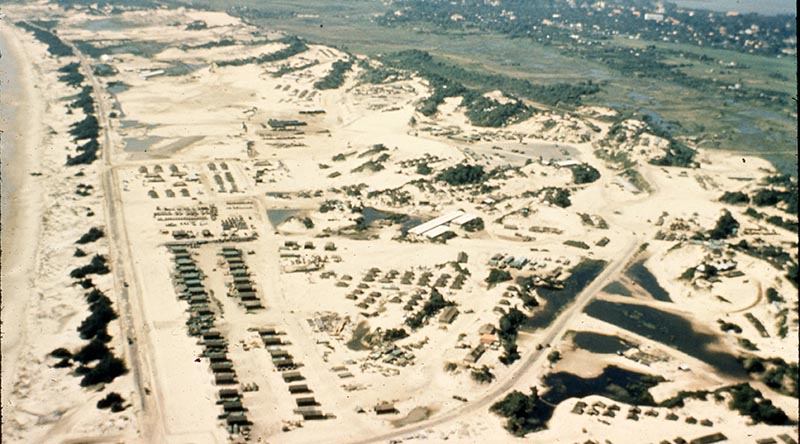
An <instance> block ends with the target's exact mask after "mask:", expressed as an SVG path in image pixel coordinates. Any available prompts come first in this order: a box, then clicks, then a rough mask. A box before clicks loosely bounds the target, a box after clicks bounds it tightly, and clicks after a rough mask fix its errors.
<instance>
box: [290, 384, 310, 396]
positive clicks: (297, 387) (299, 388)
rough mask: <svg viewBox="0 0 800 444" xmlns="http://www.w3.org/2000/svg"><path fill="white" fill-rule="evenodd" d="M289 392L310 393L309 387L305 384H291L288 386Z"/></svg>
mask: <svg viewBox="0 0 800 444" xmlns="http://www.w3.org/2000/svg"><path fill="white" fill-rule="evenodd" d="M289 393H291V394H293V395H296V394H299V393H311V389H309V388H308V385H306V384H292V385H290V386H289Z"/></svg>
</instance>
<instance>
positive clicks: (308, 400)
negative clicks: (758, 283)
mask: <svg viewBox="0 0 800 444" xmlns="http://www.w3.org/2000/svg"><path fill="white" fill-rule="evenodd" d="M294 402H295V403H297V406H298V407H306V406H311V405H319V403H318V402H317V400H316V398H314V397H313V396H301V397H299V398H296V399H295V400H294Z"/></svg>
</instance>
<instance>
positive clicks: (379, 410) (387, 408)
mask: <svg viewBox="0 0 800 444" xmlns="http://www.w3.org/2000/svg"><path fill="white" fill-rule="evenodd" d="M374 410H375V413H376V414H378V415H386V414H389V413H397V409H396V408H395V407H394V403H393V402H386V401H383V402H380V403H378V404H377V405H375V407H374Z"/></svg>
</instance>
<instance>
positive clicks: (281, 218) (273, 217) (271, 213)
mask: <svg viewBox="0 0 800 444" xmlns="http://www.w3.org/2000/svg"><path fill="white" fill-rule="evenodd" d="M297 214H300V210H292V209H286V210H267V219H269V223H271V224H272V227H273V228H278V225H280V224H282V223H284V222H286V221H287V220H288V219H289V218H290V217H292V216H296V215H297Z"/></svg>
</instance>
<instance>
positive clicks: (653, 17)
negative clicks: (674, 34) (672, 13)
mask: <svg viewBox="0 0 800 444" xmlns="http://www.w3.org/2000/svg"><path fill="white" fill-rule="evenodd" d="M644 19H645V20H648V21H653V22H663V21H664V14H654V13H650V12H647V13H645V14H644Z"/></svg>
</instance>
